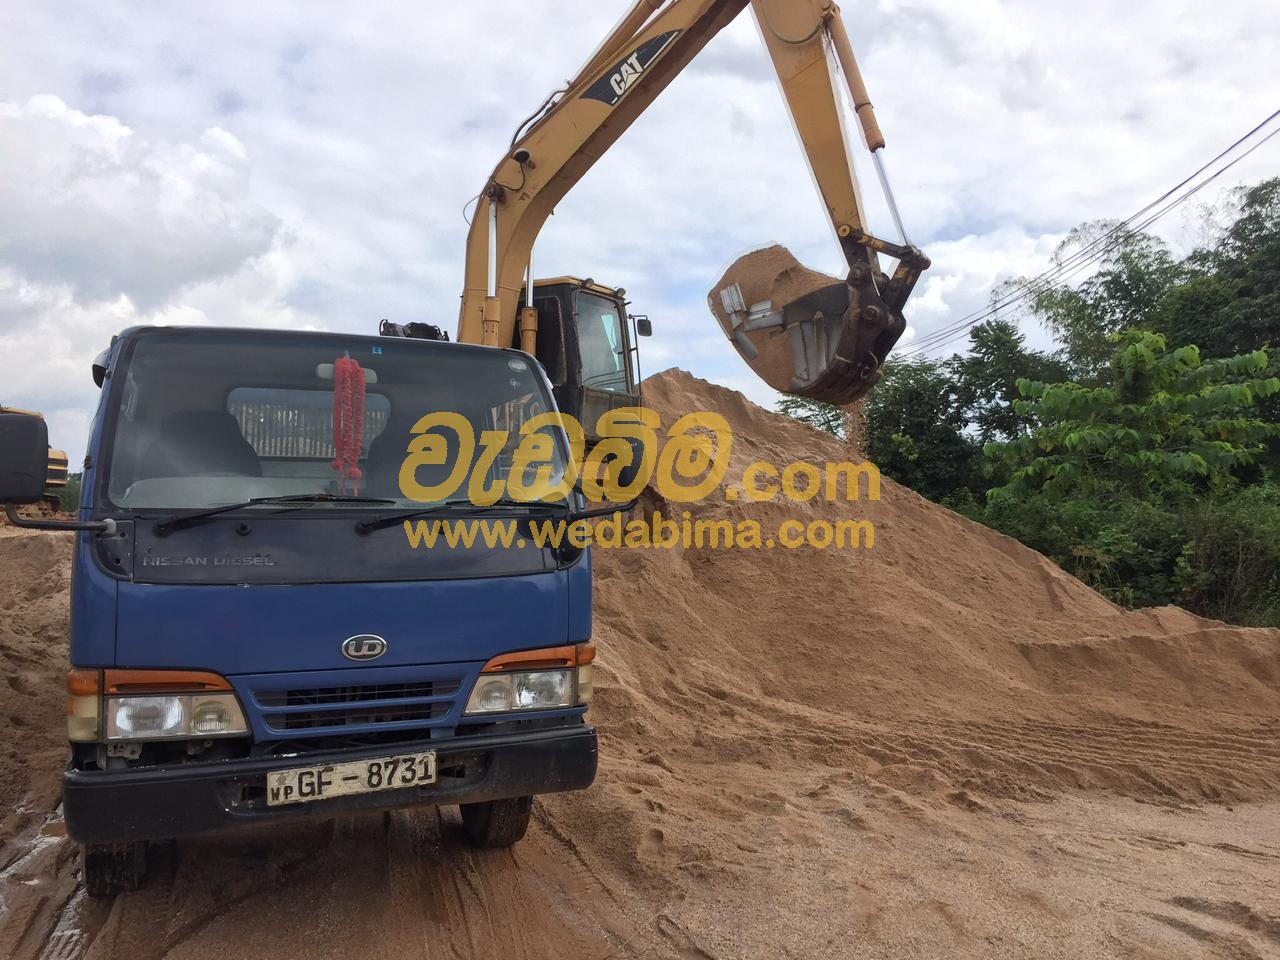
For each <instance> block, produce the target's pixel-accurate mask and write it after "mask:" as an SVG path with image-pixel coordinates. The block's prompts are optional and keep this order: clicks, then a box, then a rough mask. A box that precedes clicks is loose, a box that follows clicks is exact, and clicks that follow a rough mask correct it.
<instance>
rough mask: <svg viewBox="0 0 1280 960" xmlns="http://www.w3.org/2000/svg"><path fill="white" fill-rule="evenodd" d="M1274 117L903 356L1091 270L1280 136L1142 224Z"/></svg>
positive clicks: (947, 340)
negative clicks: (1081, 244)
mask: <svg viewBox="0 0 1280 960" xmlns="http://www.w3.org/2000/svg"><path fill="white" fill-rule="evenodd" d="M1277 117H1280V110H1277V111H1275V112H1274V113H1272V114H1271V115H1270V116H1269V117H1267V118H1266V119H1265V120H1263V121H1262V122H1261V123H1260V124H1258V125H1257V126H1256V127H1254V128H1253V129H1252V130H1250V131H1249V132H1248V133H1246V134H1245V135H1244V136H1242V137H1240V138H1239V139H1238V140H1236V141H1235V142H1234V143H1233V144H1231V146H1229V147H1227V148H1226V149H1225V150H1223V151H1222V152H1221V153H1219V154H1218V155H1217V156H1216V157H1214V158H1213V159H1212V160H1210V161H1209V162H1208V163H1206V164H1204V165H1203V166H1201V167H1200V168H1199V169H1198V170H1196V171H1195V172H1194V173H1192V174H1191V175H1190V176H1188V177H1187V178H1185V179H1184V180H1183V181H1182V182H1181V183H1179V184H1178V185H1177V186H1175V187H1173V188H1172V189H1170V190H1167V191H1166V192H1165V193H1164V194H1162V195H1161V196H1160V197H1158V198H1157V199H1155V200H1153V201H1152V202H1151V203H1149V204H1147V205H1146V206H1145V207H1143V208H1142V209H1141V210H1139V211H1138V212H1137V213H1135V214H1133V215H1132V216H1130V217H1129V218H1128V219H1126V220H1124V221H1123V222H1122V223H1119V224H1117V225H1116V226H1115V227H1113V228H1112V229H1111V230H1109V231H1107V232H1106V233H1104V234H1102V235H1100V236H1098V237H1096V238H1094V240H1092V241H1091V242H1089V243H1088V244H1086V245H1085V246H1084V247H1082V248H1081V249H1080V250H1077V251H1076V252H1075V253H1073V254H1072V255H1071V256H1069V257H1066V258H1064V259H1063V260H1061V261H1060V262H1058V263H1055V264H1054V266H1053V267H1052V268H1051V269H1049V270H1047V271H1045V272H1044V273H1042V274H1040V275H1039V276H1037V277H1033V278H1032V279H1031V280H1029V281H1027V283H1025V284H1023V285H1022V286H1021V287H1020V288H1019V289H1018V291H1017V292H1016V293H1010V294H1009V295H1008V296H1006V297H1003V298H1000V299H998V300H996V301H995V302H993V303H992V304H990V305H989V306H988V307H986V308H983V309H981V310H977V311H974V312H973V313H971V314H968V315H967V316H964V317H962V318H960V319H959V320H957V321H955V322H953V323H951V324H948V325H947V326H946V327H943V328H942V329H941V330H936V331H934V332H933V333H931V334H929V335H928V336H926V337H924V338H923V339H922V340H920V341H918V342H917V343H915V344H912V345H911V347H910V348H908V349H907V350H906V351H904V353H903V354H902V355H903V356H918V355H919V354H921V353H923V352H925V351H927V350H933V349H936V348H939V347H943V346H947V345H949V344H951V343H954V342H956V341H957V340H960V339H963V338H964V337H966V336H967V335H968V332H969V330H970V329H971V328H972V327H974V326H977V325H978V324H979V323H982V322H984V321H985V320H987V319H989V318H990V317H992V316H994V315H995V314H996V313H998V312H999V311H1000V310H1003V309H1007V308H1008V307H1011V306H1013V305H1015V304H1017V303H1020V302H1021V301H1023V300H1026V299H1027V298H1028V297H1031V296H1034V295H1035V294H1037V293H1040V292H1043V291H1044V290H1047V289H1049V287H1050V286H1052V285H1053V284H1055V283H1058V282H1060V281H1063V280H1066V279H1070V278H1071V277H1074V276H1076V275H1077V274H1078V273H1080V272H1081V271H1082V270H1084V269H1085V268H1087V267H1089V266H1092V265H1093V264H1094V263H1097V262H1098V261H1099V260H1101V259H1103V258H1104V257H1105V256H1106V255H1107V254H1109V253H1110V252H1111V251H1112V250H1114V249H1116V248H1117V247H1118V246H1119V245H1120V244H1121V243H1123V242H1124V240H1125V239H1126V238H1127V237H1129V236H1131V235H1132V234H1133V233H1136V232H1141V231H1142V230H1145V229H1146V228H1147V227H1149V226H1150V225H1151V224H1153V223H1155V222H1156V221H1158V220H1160V219H1161V218H1163V217H1164V216H1167V215H1168V214H1169V213H1170V212H1172V211H1173V210H1174V209H1176V208H1177V207H1178V206H1180V205H1181V204H1183V203H1185V202H1186V201H1187V200H1189V199H1190V198H1191V197H1193V196H1195V195H1196V194H1197V193H1199V192H1200V191H1201V190H1203V189H1204V188H1205V187H1207V186H1208V185H1209V184H1211V183H1213V182H1214V181H1215V180H1217V179H1218V178H1220V177H1221V176H1222V175H1223V174H1225V173H1226V172H1227V171H1228V170H1230V169H1232V168H1233V167H1234V166H1236V165H1237V164H1239V163H1240V162H1241V161H1243V160H1244V159H1245V158H1246V157H1248V156H1250V155H1251V154H1252V153H1253V152H1254V151H1256V150H1258V149H1259V148H1260V147H1261V146H1262V145H1263V144H1265V143H1267V142H1268V141H1269V140H1271V139H1272V138H1273V137H1275V136H1276V135H1277V134H1280V128H1277V129H1276V130H1273V131H1272V132H1271V133H1269V134H1268V135H1267V136H1266V137H1264V138H1263V139H1262V140H1260V141H1258V142H1257V143H1256V144H1254V145H1253V146H1252V147H1251V148H1250V149H1249V150H1248V151H1246V152H1245V153H1244V154H1242V155H1241V156H1239V157H1237V158H1236V159H1235V160H1233V161H1231V163H1229V164H1227V165H1226V166H1224V167H1222V168H1221V169H1219V170H1218V171H1217V172H1215V173H1214V174H1212V175H1211V176H1210V177H1209V178H1207V179H1206V180H1204V181H1203V182H1201V183H1199V184H1198V185H1196V186H1195V187H1194V188H1192V189H1191V190H1189V191H1188V192H1186V193H1185V194H1183V195H1181V196H1179V197H1177V198H1176V199H1174V200H1173V201H1172V202H1170V203H1169V204H1167V205H1166V206H1165V207H1163V208H1161V209H1159V210H1157V211H1156V212H1155V213H1154V214H1153V215H1152V216H1150V217H1148V218H1147V219H1145V220H1141V219H1140V218H1142V217H1144V216H1146V215H1147V214H1149V213H1151V211H1152V210H1154V209H1155V208H1157V207H1159V206H1160V204H1162V203H1164V202H1165V201H1166V200H1169V198H1170V197H1173V196H1174V194H1176V193H1178V191H1179V190H1181V189H1182V188H1184V187H1186V186H1187V185H1188V184H1190V183H1192V182H1193V181H1194V180H1195V179H1196V178H1197V177H1199V176H1200V175H1201V174H1203V173H1205V172H1206V171H1207V170H1209V169H1210V168H1211V167H1213V166H1214V164H1216V163H1218V162H1219V161H1221V160H1223V159H1224V158H1225V157H1227V156H1229V155H1230V154H1231V153H1232V152H1234V151H1235V150H1237V149H1238V148H1239V147H1240V146H1242V145H1243V144H1244V143H1246V142H1247V141H1248V140H1249V139H1250V138H1252V137H1253V136H1255V135H1256V134H1258V133H1259V132H1260V131H1262V130H1263V129H1265V128H1266V126H1267V125H1268V124H1270V123H1271V122H1272V121H1273V120H1275V119H1276V118H1277Z"/></svg>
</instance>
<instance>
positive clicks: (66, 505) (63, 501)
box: [58, 473, 84, 513]
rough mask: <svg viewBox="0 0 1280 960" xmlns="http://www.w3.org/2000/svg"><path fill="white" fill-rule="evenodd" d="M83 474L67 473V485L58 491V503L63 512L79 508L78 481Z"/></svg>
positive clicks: (74, 510) (72, 511)
mask: <svg viewBox="0 0 1280 960" xmlns="http://www.w3.org/2000/svg"><path fill="white" fill-rule="evenodd" d="M83 479H84V474H81V473H71V474H68V475H67V485H66V486H65V487H63V488H62V489H61V490H59V491H58V503H59V507H60V509H61V510H62V512H63V513H75V512H76V511H77V510H79V509H80V482H81V481H82V480H83Z"/></svg>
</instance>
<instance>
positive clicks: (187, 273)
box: [0, 95, 280, 308]
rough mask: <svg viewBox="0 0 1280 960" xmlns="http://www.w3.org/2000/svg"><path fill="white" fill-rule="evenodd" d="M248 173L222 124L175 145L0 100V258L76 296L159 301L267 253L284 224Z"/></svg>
mask: <svg viewBox="0 0 1280 960" xmlns="http://www.w3.org/2000/svg"><path fill="white" fill-rule="evenodd" d="M248 175H249V174H248V167H247V164H246V154H245V148H244V146H243V144H241V143H240V142H239V141H238V140H237V139H236V138H235V137H234V136H233V135H232V134H230V133H228V132H227V131H225V130H222V129H219V128H218V127H210V128H209V129H207V130H205V131H204V132H203V133H202V134H201V135H200V137H199V139H198V140H197V141H196V142H195V143H171V142H165V141H154V140H148V139H146V138H144V137H141V136H138V135H137V134H135V133H134V131H132V130H131V129H129V128H128V127H127V126H125V125H124V124H123V123H121V122H120V120H118V119H117V118H115V117H111V116H92V115H88V114H85V113H83V112H81V111H79V110H75V109H72V108H70V107H68V106H67V105H66V104H65V103H63V101H62V100H60V99H59V98H58V97H55V96H49V95H40V96H33V97H31V98H30V99H29V100H27V101H26V103H25V104H15V103H0V210H3V212H4V214H5V216H4V222H5V223H6V224H7V225H8V226H7V229H5V230H4V231H0V263H4V264H6V265H8V266H10V267H11V268H13V269H16V270H17V271H18V272H19V273H20V274H21V275H22V276H23V277H25V278H26V279H28V280H31V281H35V282H44V283H54V284H61V285H66V286H68V287H70V289H71V290H72V291H73V292H74V293H75V295H76V296H77V298H79V299H81V300H84V301H93V300H112V299H114V298H116V297H119V296H122V295H123V296H126V297H128V298H129V299H130V300H131V301H133V302H134V303H135V304H138V305H139V306H141V307H144V308H146V307H151V306H154V305H157V304H160V303H163V302H165V301H166V300H168V299H169V298H171V297H172V296H173V295H174V294H175V293H176V292H177V291H178V290H180V289H182V288H183V287H185V286H187V285H189V284H192V283H197V282H200V281H204V280H209V279H213V278H217V277H222V276H227V275H229V274H232V273H234V272H235V271H236V270H238V269H239V268H240V267H241V266H242V265H243V264H244V263H245V261H246V260H249V259H251V258H253V257H255V256H259V255H261V254H264V253H266V252H267V251H268V250H269V249H270V248H271V245H272V243H273V242H274V240H275V238H276V234H277V231H278V230H279V226H280V223H279V220H278V219H277V218H276V217H274V216H273V215H272V214H270V213H268V212H267V211H266V210H264V209H263V208H262V207H260V206H259V205H257V204H256V203H254V202H252V201H251V200H250V199H249V198H248V192H247V186H248Z"/></svg>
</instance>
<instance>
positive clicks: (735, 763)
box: [565, 371, 1280, 883]
mask: <svg viewBox="0 0 1280 960" xmlns="http://www.w3.org/2000/svg"><path fill="white" fill-rule="evenodd" d="M645 391H646V392H645V397H646V403H647V404H648V405H650V406H652V407H654V408H655V409H657V410H658V411H659V412H660V413H661V414H662V416H663V423H664V424H665V425H670V424H671V423H673V422H674V421H675V419H676V418H677V417H678V416H679V415H681V414H684V413H687V412H690V411H695V410H714V411H716V412H719V413H721V414H723V415H725V416H726V417H728V419H729V421H730V423H731V424H732V426H733V428H734V439H733V450H732V457H731V461H732V467H731V470H730V472H729V474H728V477H729V478H733V477H734V476H735V475H736V476H741V471H742V469H743V468H744V467H745V466H746V465H747V464H749V463H751V462H753V461H757V460H765V461H768V462H770V463H773V464H777V465H778V466H779V467H781V466H784V465H786V464H787V463H790V462H792V461H794V460H806V461H809V462H812V463H815V464H823V463H825V462H827V461H832V462H838V461H841V460H844V459H846V458H847V455H848V451H847V448H846V447H845V446H844V445H843V444H841V443H839V442H838V441H836V440H834V439H833V438H831V437H828V436H825V435H823V434H820V433H818V432H816V431H813V430H811V429H809V428H808V427H806V426H804V425H802V424H800V423H797V422H795V421H792V420H789V419H787V418H785V417H782V416H779V415H777V414H774V413H770V412H768V411H765V410H763V409H761V408H759V407H757V406H755V405H753V404H751V403H750V402H749V401H747V400H746V399H745V398H744V397H742V396H741V395H740V394H738V393H735V392H732V391H728V390H725V389H723V388H720V387H717V386H714V385H712V384H709V383H706V382H704V381H701V380H697V379H695V378H693V377H691V376H690V375H688V374H686V373H683V372H681V371H668V372H665V373H662V374H659V375H657V376H656V377H653V378H651V379H650V380H649V381H648V382H647V383H646V385H645ZM667 509H668V511H669V510H670V509H671V508H670V507H668V508H667ZM689 509H690V510H691V512H692V514H693V516H694V518H695V519H697V518H729V519H732V520H734V521H735V522H736V521H738V520H740V519H742V518H746V517H754V518H757V519H759V520H760V521H761V523H762V525H763V527H764V528H765V529H766V530H769V529H774V528H776V527H777V525H778V524H780V523H781V522H782V521H783V520H785V519H788V518H792V517H794V518H797V519H800V520H803V521H805V522H806V523H807V522H809V521H810V520H813V519H822V518H826V519H830V520H836V519H839V518H848V517H855V518H858V519H868V520H871V521H872V522H873V523H874V525H875V529H876V537H877V539H876V544H875V547H874V549H871V550H863V551H848V550H846V551H837V550H834V549H832V550H827V551H818V550H813V549H802V550H797V551H791V550H784V549H776V550H771V551H751V550H746V551H744V550H716V551H711V550H702V551H698V550H681V549H676V550H656V551H652V552H635V551H597V553H596V555H595V556H596V561H595V562H596V591H597V592H596V621H595V624H596V626H595V636H596V642H597V644H598V645H599V648H600V651H601V653H600V659H599V661H598V664H599V665H598V667H597V674H596V675H597V681H596V691H597V693H596V695H597V704H596V707H595V709H594V711H593V713H594V719H595V722H596V723H597V724H598V726H599V729H600V732H601V736H602V738H603V740H602V749H601V755H602V757H603V758H604V761H603V762H604V771H605V773H604V783H605V786H604V788H603V792H604V793H605V796H604V797H600V796H597V797H596V798H595V801H594V802H593V803H592V804H591V808H590V810H589V811H585V810H583V811H580V812H581V813H582V814H583V815H582V816H581V817H577V818H575V820H576V822H575V823H574V829H573V832H574V834H575V835H577V833H578V832H579V831H591V830H596V829H598V830H599V834H598V836H597V840H598V842H599V846H600V848H601V849H608V848H610V847H614V848H617V849H622V848H621V846H620V845H619V844H617V843H616V842H614V843H612V844H610V843H607V842H606V840H607V838H608V837H610V836H612V837H614V838H616V837H618V836H628V837H629V839H630V849H628V850H626V851H625V854H624V855H625V856H628V857H635V858H637V859H638V860H639V862H640V863H641V864H642V865H643V864H645V862H646V856H645V851H646V850H651V849H652V846H653V842H654V841H653V838H652V836H651V834H650V833H649V832H648V830H649V827H648V826H646V825H649V824H651V822H652V820H653V817H652V811H653V805H654V804H657V805H659V806H660V807H661V808H663V809H664V810H666V811H668V813H669V814H670V819H671V820H672V821H673V823H672V826H671V827H664V828H662V829H663V832H664V835H666V836H667V839H668V840H670V833H676V834H678V835H679V836H681V837H682V838H683V840H684V842H685V843H686V844H688V845H690V847H689V849H690V850H703V851H704V852H705V854H706V855H707V856H711V858H712V859H715V858H717V857H730V859H732V858H733V856H732V855H733V851H732V849H731V847H732V842H731V836H730V837H728V838H726V842H727V843H729V847H725V848H720V849H716V848H715V847H714V846H712V843H713V841H712V838H713V837H714V836H715V832H714V830H710V829H709V827H711V826H712V825H714V824H715V823H717V822H722V823H725V824H732V823H733V822H734V821H735V819H736V818H737V817H739V816H740V815H741V811H742V810H743V809H748V810H758V809H762V808H768V807H770V806H773V807H776V808H778V809H779V810H782V809H785V808H786V807H787V805H788V804H790V803H792V802H793V801H794V799H795V797H794V795H793V794H792V793H790V792H789V791H788V789H787V785H794V784H796V783H801V782H805V781H807V780H810V779H811V778H812V777H813V775H814V772H815V771H826V772H828V773H830V775H831V776H832V777H834V778H840V777H847V776H850V775H856V776H861V777H866V778H869V779H870V780H872V781H874V782H876V783H879V784H883V785H885V786H887V787H890V788H893V789H899V790H902V791H905V792H906V793H908V794H910V795H913V796H916V797H922V798H928V799H936V800H939V801H942V802H949V803H953V804H968V803H970V802H973V803H980V802H982V801H980V800H979V799H977V798H979V797H1001V798H1017V799H1041V798H1047V797H1049V796H1052V795H1054V794H1056V793H1057V792H1059V791H1070V790H1102V791H1109V792H1114V793H1120V794H1124V795H1128V796H1132V797H1136V798H1141V799H1144V800H1163V801H1168V802H1188V801H1203V800H1216V801H1236V800H1243V799H1247V798H1255V797H1262V796H1266V795H1269V794H1272V793H1274V792H1275V791H1276V790H1277V788H1280V742H1278V741H1277V734H1280V719H1278V717H1277V715H1278V713H1280V711H1277V702H1278V701H1277V695H1278V694H1280V659H1278V658H1277V654H1278V653H1280V631H1276V630H1250V629H1240V628H1234V627H1228V626H1224V625H1222V624H1219V623H1214V622H1209V621H1205V620H1201V619H1198V618H1196V617H1194V616H1192V615H1191V614H1188V613H1186V612H1185V611H1182V610H1177V609H1163V610H1151V611H1144V612H1137V613H1127V612H1124V611H1122V610H1121V609H1119V608H1118V607H1116V606H1114V605H1113V604H1111V603H1110V602H1108V601H1107V600H1105V599H1103V598H1102V597H1101V596H1099V595H1098V594H1097V593H1095V592H1093V591H1092V590H1090V589H1089V588H1088V587H1086V586H1084V585H1083V584H1082V583H1080V582H1079V581H1078V580H1076V579H1074V578H1073V577H1071V576H1069V575H1068V574H1066V573H1065V572H1063V571H1062V570H1061V569H1059V568H1058V567H1057V566H1056V565H1054V564H1053V563H1051V562H1050V561H1048V560H1047V559H1045V558H1044V557H1042V556H1041V555H1039V554H1037V553H1035V552H1033V551H1031V550H1029V549H1027V548H1025V547H1023V546H1022V545H1020V544H1019V543H1017V542H1016V541H1014V540H1011V539H1009V538H1007V537H1004V536H1002V535H1000V534H998V533H995V532H993V531H991V530H989V529H987V528H985V527H982V526H980V525H978V524H975V523H972V522H970V521H968V520H965V519H964V518H962V517H960V516H958V515H956V514H954V513H951V512H950V511H948V510H945V509H943V508H941V507H939V506H937V505H935V504H932V503H930V502H928V501H926V500H924V499H923V498H921V497H919V496H917V495H916V494H914V493H912V492H911V491H909V490H906V489H904V488H902V487H900V486H898V485H896V484H894V483H892V482H889V481H886V482H885V484H884V490H883V499H882V501H881V502H879V503H862V504H848V503H843V504H842V503H825V502H821V501H814V502H813V503H811V504H807V505H804V504H794V503H790V502H787V503H782V502H779V503H776V504H747V503H745V502H742V501H740V500H739V501H736V502H727V501H725V500H724V499H723V498H719V499H717V498H712V499H711V500H709V501H707V502H705V503H703V504H699V505H695V506H693V507H691V508H689ZM566 806H568V805H566ZM565 813H566V814H569V811H568V810H566V811H565ZM851 815H852V814H851ZM687 855H689V853H688V851H686V852H685V853H683V854H681V856H687ZM738 856H739V857H740V854H738ZM633 865H634V864H633ZM618 866H619V867H622V866H623V865H622V864H621V863H619V864H618ZM650 879H651V880H652V881H653V882H654V883H662V882H664V881H663V873H662V871H661V870H655V871H654V873H653V874H652V876H651V877H650Z"/></svg>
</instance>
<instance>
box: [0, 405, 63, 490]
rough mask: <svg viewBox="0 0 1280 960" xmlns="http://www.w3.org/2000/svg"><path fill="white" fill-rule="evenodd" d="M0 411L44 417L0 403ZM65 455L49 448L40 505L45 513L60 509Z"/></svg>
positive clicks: (60, 451)
mask: <svg viewBox="0 0 1280 960" xmlns="http://www.w3.org/2000/svg"><path fill="white" fill-rule="evenodd" d="M0 413H20V414H24V415H25V416H28V417H36V418H38V419H40V420H43V419H44V416H43V414H39V413H36V412H35V411H34V410H19V409H18V408H17V407H6V406H3V405H0ZM67 463H68V462H67V455H66V453H65V452H64V451H62V450H54V449H53V448H52V447H50V448H49V467H48V473H47V474H46V476H45V491H44V502H43V504H42V506H43V507H44V510H45V512H46V513H49V514H55V513H58V512H59V511H60V510H61V509H62V498H61V497H60V496H59V493H60V492H61V491H62V490H63V488H65V487H66V485H67V469H68V466H67Z"/></svg>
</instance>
